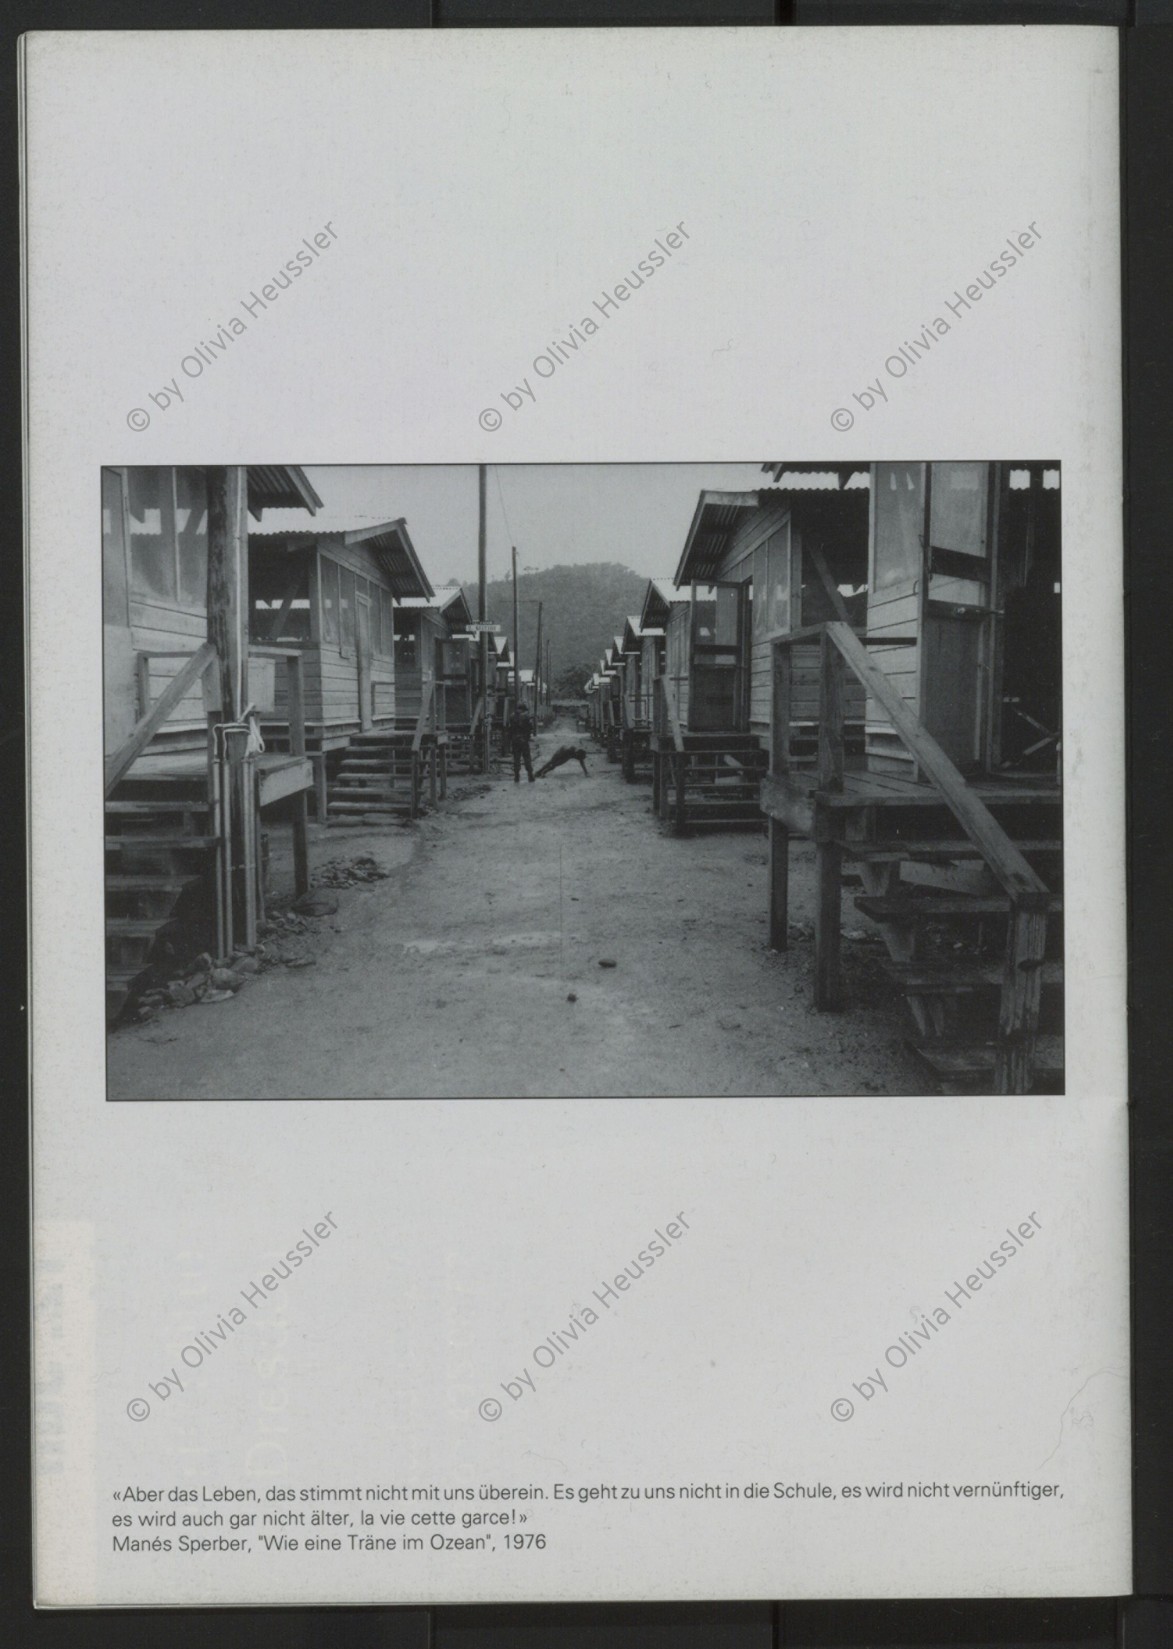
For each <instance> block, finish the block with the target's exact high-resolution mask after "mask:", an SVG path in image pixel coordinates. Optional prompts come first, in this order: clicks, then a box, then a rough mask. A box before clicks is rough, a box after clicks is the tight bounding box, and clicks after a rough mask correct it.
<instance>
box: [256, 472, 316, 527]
mask: <svg viewBox="0 0 1173 1649" xmlns="http://www.w3.org/2000/svg"><path fill="white" fill-rule="evenodd" d="M246 467H247V470H248V509H249V514H250V515H253V516H255V517H256V519H257V520H258V521H261V520H263V519H264V512H265V511H266V510H267V511H268V512H269V514H270V516H272V515H290V516H296V517H297V521H298V524H299V525H301V526H304V525H305V512H306V511H307V510H308V511H309V512H310V514H311V515H314V514H316V513H317V512H318V511H320V510H321V509H322V508H323V505H322V500H321V499H320V498H319V497H318V495H317V493H316V492H315V491H314V489H313V487H312V486H311V485H310V482H309V478H308V476H307V475H306V473H305V471H304V470H303V469H301V468H300V467H299V466H298V465H297V464H249V465H247V466H246Z"/></svg>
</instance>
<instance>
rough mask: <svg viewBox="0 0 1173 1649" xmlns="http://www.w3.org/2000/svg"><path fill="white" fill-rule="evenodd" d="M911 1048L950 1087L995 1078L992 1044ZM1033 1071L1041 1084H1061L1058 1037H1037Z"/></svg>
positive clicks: (995, 1050)
mask: <svg viewBox="0 0 1173 1649" xmlns="http://www.w3.org/2000/svg"><path fill="white" fill-rule="evenodd" d="M913 1046H914V1047H915V1049H916V1051H917V1053H918V1054H919V1055H920V1057H921V1058H922V1059H923V1060H924V1061H925V1062H926V1064H928V1065H930V1066H931V1067H932V1069H933V1070H934V1071H935V1072H936V1074H937V1075H938V1076H939V1077H940V1078H941V1080H942V1082H947V1083H950V1084H956V1083H958V1082H978V1081H983V1080H988V1079H989V1078H991V1077H992V1076H993V1074H994V1066H995V1063H996V1061H997V1057H998V1046H997V1043H995V1042H970V1043H963V1042H917V1043H914V1044H913ZM1032 1069H1033V1071H1034V1073H1035V1075H1036V1076H1037V1077H1038V1078H1039V1079H1040V1080H1041V1081H1044V1082H1050V1083H1055V1082H1058V1081H1060V1080H1061V1078H1062V1076H1063V1038H1062V1037H1061V1036H1040V1037H1039V1038H1038V1039H1037V1040H1036V1042H1035V1056H1034V1060H1033V1063H1032Z"/></svg>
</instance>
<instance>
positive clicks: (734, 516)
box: [674, 491, 758, 586]
mask: <svg viewBox="0 0 1173 1649" xmlns="http://www.w3.org/2000/svg"><path fill="white" fill-rule="evenodd" d="M757 507H758V495H757V493H756V492H708V491H706V492H702V493H701V495H700V497H699V498H698V499H697V505H696V509H695V510H694V511H693V516H692V522H691V524H690V526H689V529H688V534H687V536H686V538H685V540H684V548H683V550H682V551H681V552H680V564H679V566H678V567H677V569H676V576H675V579H674V582H675V583H676V585H677V586H680V585H682V584H708V583H709V582H710V580H711V579H713V578H715V577H716V575H717V569H718V568H719V567H720V565H721V562H722V560H723V559H724V556H725V551H726V549H727V548H728V546H729V540H730V539H731V538H732V537H733V534H734V533H735V532H736V531H737V529H738V527H739V526H740V525H741V523H742V521H743V520H744V519H745V517H746V516H747V515H748V514H750V512H751V511H753V510H756V509H757Z"/></svg>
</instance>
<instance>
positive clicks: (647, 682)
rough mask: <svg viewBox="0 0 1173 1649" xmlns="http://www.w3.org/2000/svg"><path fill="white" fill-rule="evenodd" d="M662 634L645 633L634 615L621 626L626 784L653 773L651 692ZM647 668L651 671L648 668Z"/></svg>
mask: <svg viewBox="0 0 1173 1649" xmlns="http://www.w3.org/2000/svg"><path fill="white" fill-rule="evenodd" d="M662 637H663V632H662V631H659V630H652V631H651V632H650V633H648V634H645V632H644V629H643V625H642V624H641V622H640V618H639V616H638V615H637V614H632V615H630V616H629V617H628V620H627V623H626V624H625V625H624V627H623V707H622V708H623V724H622V731H621V758H622V763H623V777H624V778H625V779H626V781H627V782H628V784H632V783H634V781H635V779H636V778H637V777H639V776H640V775H644V774H646V775H647V777H649V778H650V777H651V771H652V690H653V683H654V681H655V677H656V663H657V657H656V645H655V644H656V642H657V640H660V639H662ZM649 666H650V668H649Z"/></svg>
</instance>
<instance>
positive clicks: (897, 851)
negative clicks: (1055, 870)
mask: <svg viewBox="0 0 1173 1649" xmlns="http://www.w3.org/2000/svg"><path fill="white" fill-rule="evenodd" d="M1014 845H1015V846H1016V847H1017V848H1018V850H1019V852H1021V853H1061V852H1062V851H1063V843H1062V842H1059V841H1054V840H1051V839H1049V838H1048V839H1047V840H1040V841H1024V842H1016V843H1015V844H1014ZM843 851H844V853H845V854H846V855H847V856H848V857H849V858H852V859H868V860H875V859H980V858H982V857H983V854H982V851H981V849H980V848H978V847H975V846H974V844H973V843H972V842H971V841H969V840H968V839H967V838H965V837H964V836H963V837H959V838H947V837H938V838H936V839H933V840H929V841H919V840H918V841H907V842H904V841H899V840H893V841H886V842H852V841H845V842H844V843H843Z"/></svg>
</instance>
